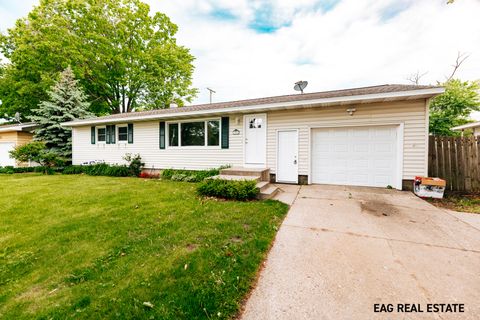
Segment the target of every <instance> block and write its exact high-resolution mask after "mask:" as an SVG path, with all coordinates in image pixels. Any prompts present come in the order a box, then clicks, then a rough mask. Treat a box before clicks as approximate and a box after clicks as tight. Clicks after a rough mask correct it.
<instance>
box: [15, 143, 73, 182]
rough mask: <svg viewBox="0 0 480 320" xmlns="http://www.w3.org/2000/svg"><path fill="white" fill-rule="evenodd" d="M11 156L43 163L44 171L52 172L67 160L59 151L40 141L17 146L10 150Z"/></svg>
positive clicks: (19, 159) (24, 160) (23, 160)
mask: <svg viewBox="0 0 480 320" xmlns="http://www.w3.org/2000/svg"><path fill="white" fill-rule="evenodd" d="M10 156H11V157H12V158H14V159H15V160H17V161H20V162H28V161H33V162H37V163H39V164H41V165H42V168H43V169H44V170H43V172H44V173H47V174H51V173H53V172H54V170H53V169H52V168H53V167H55V166H57V167H58V166H62V165H63V164H64V163H65V160H64V159H62V158H61V157H60V156H59V155H58V154H57V153H55V152H53V151H50V150H49V149H47V147H46V146H45V143H43V142H40V141H33V142H29V143H26V144H23V145H20V146H17V147H15V149H13V150H12V151H10Z"/></svg>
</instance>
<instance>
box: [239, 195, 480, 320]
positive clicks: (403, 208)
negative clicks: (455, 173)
mask: <svg viewBox="0 0 480 320" xmlns="http://www.w3.org/2000/svg"><path fill="white" fill-rule="evenodd" d="M478 222H480V215H477V216H473V215H468V218H465V219H464V218H463V217H462V214H452V213H449V212H447V211H444V210H441V209H438V208H436V207H434V206H432V205H430V204H428V203H427V202H425V201H423V200H421V199H419V198H417V197H415V196H414V195H413V194H411V193H409V192H401V191H396V190H384V189H375V188H357V187H343V186H319V185H318V186H303V187H301V188H300V190H299V192H298V194H297V196H296V198H295V200H294V202H293V205H292V207H291V209H290V212H289V213H288V215H287V217H286V219H285V221H284V223H283V225H282V227H281V228H280V230H279V232H278V234H277V237H276V240H275V243H274V245H273V248H272V250H271V252H270V254H269V256H268V259H267V261H266V263H265V266H264V269H263V270H262V272H261V275H260V278H259V281H258V284H257V287H256V288H255V289H254V290H253V292H252V295H251V296H250V298H249V300H248V302H247V304H246V306H245V310H244V312H243V314H242V319H410V318H414V319H419V318H421V319H478V318H479V316H480V303H479V301H480V229H479V228H478V226H479V225H478ZM405 303H409V304H412V303H413V304H420V308H422V310H423V311H424V312H423V313H420V312H417V313H398V312H396V311H397V310H396V308H397V304H405ZM429 303H430V304H432V303H438V304H440V303H450V304H454V303H457V304H464V308H465V312H464V313H427V310H426V308H427V304H429ZM374 304H393V308H394V312H392V313H375V312H374Z"/></svg>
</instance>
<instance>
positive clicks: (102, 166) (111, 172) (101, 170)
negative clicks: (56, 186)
mask: <svg viewBox="0 0 480 320" xmlns="http://www.w3.org/2000/svg"><path fill="white" fill-rule="evenodd" d="M63 173H64V174H80V173H85V174H88V175H89V176H110V177H128V176H130V175H131V174H130V169H129V168H128V167H127V166H116V165H109V164H106V163H97V164H92V165H87V166H76V165H75V166H68V167H65V169H63Z"/></svg>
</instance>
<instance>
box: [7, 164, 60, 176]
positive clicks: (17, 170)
mask: <svg viewBox="0 0 480 320" xmlns="http://www.w3.org/2000/svg"><path fill="white" fill-rule="evenodd" d="M46 171H48V172H52V173H53V172H54V170H53V169H52V170H50V169H48V168H46V167H42V166H37V167H18V168H15V167H12V166H6V167H0V173H4V174H13V173H27V172H46Z"/></svg>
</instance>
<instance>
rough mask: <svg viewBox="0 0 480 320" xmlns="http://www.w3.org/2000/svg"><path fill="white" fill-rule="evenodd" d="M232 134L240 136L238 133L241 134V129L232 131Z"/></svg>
mask: <svg viewBox="0 0 480 320" xmlns="http://www.w3.org/2000/svg"><path fill="white" fill-rule="evenodd" d="M232 134H233V135H234V136H238V135H239V134H240V130H238V129H234V130H233V131H232Z"/></svg>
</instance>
